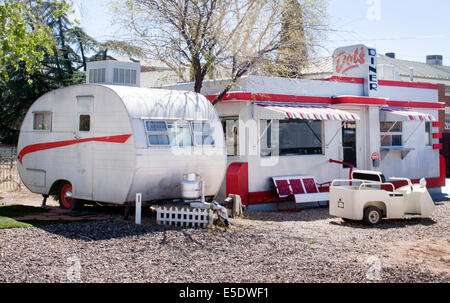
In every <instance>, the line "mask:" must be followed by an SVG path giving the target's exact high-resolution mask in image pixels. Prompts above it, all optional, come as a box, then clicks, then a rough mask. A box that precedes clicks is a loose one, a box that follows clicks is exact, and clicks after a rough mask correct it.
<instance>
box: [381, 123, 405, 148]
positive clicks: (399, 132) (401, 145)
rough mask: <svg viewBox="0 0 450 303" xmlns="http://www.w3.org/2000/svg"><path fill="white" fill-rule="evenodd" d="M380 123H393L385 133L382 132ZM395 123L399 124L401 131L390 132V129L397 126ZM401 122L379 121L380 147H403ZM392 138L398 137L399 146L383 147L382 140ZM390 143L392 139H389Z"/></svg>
mask: <svg viewBox="0 0 450 303" xmlns="http://www.w3.org/2000/svg"><path fill="white" fill-rule="evenodd" d="M381 123H393V125H392V126H391V127H390V129H388V130H387V131H382V129H381V127H382V126H381ZM397 123H400V126H401V131H392V129H393V128H394V127H395V126H396V125H397ZM403 129H404V127H403V121H380V146H381V147H389V146H399V147H403V144H404V143H403ZM393 136H400V141H401V143H400V145H392V144H391V145H383V140H384V139H385V138H386V137H393ZM391 142H392V139H391Z"/></svg>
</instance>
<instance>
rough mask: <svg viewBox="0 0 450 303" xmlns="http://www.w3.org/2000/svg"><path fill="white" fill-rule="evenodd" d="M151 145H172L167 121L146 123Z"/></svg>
mask: <svg viewBox="0 0 450 303" xmlns="http://www.w3.org/2000/svg"><path fill="white" fill-rule="evenodd" d="M145 130H146V132H147V139H148V144H149V145H166V146H167V145H170V142H169V133H168V130H167V123H166V121H145Z"/></svg>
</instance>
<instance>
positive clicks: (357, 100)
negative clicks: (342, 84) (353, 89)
mask: <svg viewBox="0 0 450 303" xmlns="http://www.w3.org/2000/svg"><path fill="white" fill-rule="evenodd" d="M333 104H356V105H376V106H387V100H386V99H383V98H370V97H358V96H342V97H333Z"/></svg>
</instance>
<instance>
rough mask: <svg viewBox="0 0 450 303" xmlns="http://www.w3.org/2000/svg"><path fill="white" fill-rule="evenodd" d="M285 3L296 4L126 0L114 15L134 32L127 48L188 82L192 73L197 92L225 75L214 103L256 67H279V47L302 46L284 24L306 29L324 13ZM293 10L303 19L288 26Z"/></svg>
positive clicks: (309, 1) (311, 3)
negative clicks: (213, 76) (215, 77)
mask: <svg viewBox="0 0 450 303" xmlns="http://www.w3.org/2000/svg"><path fill="white" fill-rule="evenodd" d="M285 1H289V2H292V0H203V1H201V0H127V1H116V2H115V5H114V15H115V20H117V21H118V22H120V23H121V24H122V25H124V26H126V28H127V29H128V32H129V33H130V37H128V38H127V39H126V41H125V42H126V43H128V44H130V45H132V46H133V48H138V49H141V50H145V52H146V53H147V55H148V57H151V58H154V59H158V60H161V61H163V62H164V63H165V64H166V65H167V66H168V67H169V68H170V69H172V70H173V71H175V72H176V73H177V74H178V75H179V76H180V78H181V79H182V80H184V81H186V80H188V79H185V74H186V72H185V71H186V70H189V71H190V72H189V80H190V81H193V82H195V85H194V90H195V91H196V92H201V89H202V86H203V82H204V80H205V79H206V78H207V76H208V75H211V74H212V73H214V71H217V70H222V71H226V72H227V73H228V75H227V77H229V78H230V82H229V84H228V85H227V86H226V88H225V89H224V91H223V92H222V93H221V94H220V95H219V96H218V97H217V98H216V100H214V101H213V104H215V103H216V102H218V101H219V100H220V99H221V98H222V97H223V96H224V95H225V94H226V93H227V92H228V91H229V90H230V89H231V88H232V87H233V85H234V84H235V83H236V81H237V80H238V79H239V78H240V77H242V76H244V75H246V74H247V73H248V72H249V71H251V70H252V69H253V68H255V67H256V66H258V65H261V64H263V62H265V63H264V64H265V65H267V64H270V63H273V62H276V60H273V59H274V58H275V57H276V55H277V50H278V49H279V48H280V45H282V46H283V47H284V48H286V47H290V43H291V42H292V44H296V45H299V41H290V40H289V39H291V38H292V37H293V36H294V35H291V36H289V35H285V36H284V37H288V38H282V37H281V33H282V32H283V30H282V28H283V24H284V27H286V25H287V23H289V24H290V28H294V29H295V28H299V27H301V28H302V30H303V29H304V28H305V25H306V24H308V22H309V23H314V25H315V24H320V21H322V20H321V19H320V18H318V16H320V14H321V13H323V11H324V5H323V3H324V1H323V0H301V2H298V6H293V5H285ZM295 1H297V0H295ZM319 4H320V5H319ZM315 5H316V6H315ZM306 6H307V7H308V8H309V10H311V8H312V7H315V11H314V10H311V11H314V16H309V21H307V18H305V12H306V11H307V10H306V9H305V10H303V9H304V8H305V7H306ZM293 9H297V10H301V11H300V13H299V14H297V15H295V14H291V16H300V17H298V18H290V19H292V20H288V21H289V22H287V10H293ZM305 20H306V21H307V22H306V21H305ZM310 20H315V21H314V22H311V21H310ZM305 30H306V29H305ZM284 32H286V30H284ZM298 37H299V38H297V40H299V39H305V35H304V34H303V35H298ZM291 40H292V39H291ZM303 42H306V41H303ZM305 45H307V43H303V44H302V47H303V46H305Z"/></svg>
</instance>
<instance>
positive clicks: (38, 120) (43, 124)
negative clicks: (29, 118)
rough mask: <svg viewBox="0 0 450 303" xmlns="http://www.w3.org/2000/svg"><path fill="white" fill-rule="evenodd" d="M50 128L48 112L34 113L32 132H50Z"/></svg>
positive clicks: (49, 114)
mask: <svg viewBox="0 0 450 303" xmlns="http://www.w3.org/2000/svg"><path fill="white" fill-rule="evenodd" d="M50 128H51V113H50V112H36V113H34V118H33V129H34V130H50Z"/></svg>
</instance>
